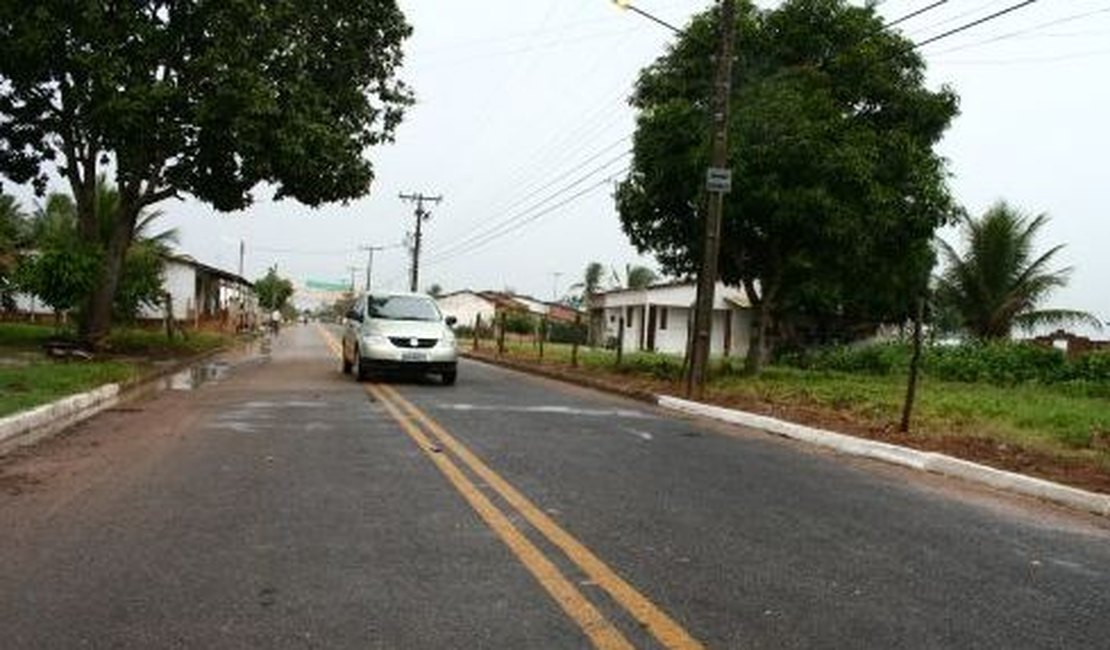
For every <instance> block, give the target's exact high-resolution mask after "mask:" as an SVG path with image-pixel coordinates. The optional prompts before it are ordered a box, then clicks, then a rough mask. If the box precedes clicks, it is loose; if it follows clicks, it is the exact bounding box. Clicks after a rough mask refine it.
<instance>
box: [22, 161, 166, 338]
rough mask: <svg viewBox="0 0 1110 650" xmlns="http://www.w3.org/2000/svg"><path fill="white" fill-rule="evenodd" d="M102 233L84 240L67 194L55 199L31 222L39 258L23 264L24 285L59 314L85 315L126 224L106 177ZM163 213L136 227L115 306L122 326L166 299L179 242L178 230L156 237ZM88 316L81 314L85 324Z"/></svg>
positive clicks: (100, 195)
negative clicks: (167, 266)
mask: <svg viewBox="0 0 1110 650" xmlns="http://www.w3.org/2000/svg"><path fill="white" fill-rule="evenodd" d="M94 208H95V215H96V219H97V228H96V229H95V230H94V232H93V238H92V239H86V238H85V237H83V236H82V233H81V232H80V228H79V226H78V217H77V207H76V204H75V203H74V201H73V200H72V199H71V198H70V197H68V196H66V195H64V194H56V193H55V194H51V195H50V196H48V197H47V200H46V203H45V205H43V206H42V207H41V208H40V209H39V210H37V211H36V214H35V216H34V218H33V220H32V224H31V233H32V234H31V240H32V243H33V246H34V249H35V251H34V253H33V254H32V255H30V256H28V257H27V258H26V259H25V260H24V262H23V263H22V264H21V269H20V273H19V284H20V286H21V288H22V289H23V290H25V291H27V292H28V293H32V294H35V295H36V296H38V297H39V298H40V299H41V300H42V301H43V302H45V303H46V304H47V305H50V307H51V308H53V309H54V310H55V311H56V312H61V311H70V310H78V311H80V310H81V309H82V308H83V307H84V306H85V305H87V302H88V296H89V295H90V294H91V293H92V292H93V291H95V288H96V283H97V281H98V279H99V277H100V269H102V268H103V265H104V255H105V251H106V249H107V246H108V240H109V238H110V237H111V233H112V232H113V230H114V228H115V225H116V222H117V221H118V220H119V219H121V218H122V215H121V209H120V196H119V191H118V190H117V189H116V188H114V187H112V186H111V184H110V183H108V181H107V179H106V177H104V176H103V175H101V176H100V177H99V178H98V179H97V185H96V197H95V202H94ZM159 217H161V213H160V212H157V211H154V212H150V213H141V214H140V215H139V216H138V220H137V223H136V226H135V229H134V230H135V235H134V237H135V241H134V243H133V244H132V245H131V246H130V247H129V249H128V252H127V255H126V257H125V258H124V262H123V265H122V272H121V277H120V283H119V289H118V290H117V291H116V294H115V296H114V297H113V301H112V312H113V315H114V317H115V318H116V319H117V320H122V321H130V320H133V319H134V318H135V317H136V316H137V315H138V312H139V310H140V309H141V308H142V307H144V306H154V305H157V304H159V303H160V302H161V300H162V297H163V287H162V281H163V263H164V260H165V257H166V255H168V254H169V252H170V244H171V243H173V242H175V241H176V237H177V232H176V231H175V230H172V229H171V230H165V231H162V232H158V233H154V232H152V231H151V230H152V227H153V225H154V223H155V221H156V220H157V219H158V218H159ZM84 318H85V314H84V313H79V314H78V320H79V321H83V320H84Z"/></svg>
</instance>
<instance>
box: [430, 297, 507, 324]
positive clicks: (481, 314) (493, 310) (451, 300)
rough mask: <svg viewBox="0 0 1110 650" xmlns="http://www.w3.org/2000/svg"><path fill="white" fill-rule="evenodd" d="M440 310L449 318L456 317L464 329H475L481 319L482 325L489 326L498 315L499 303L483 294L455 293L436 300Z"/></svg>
mask: <svg viewBox="0 0 1110 650" xmlns="http://www.w3.org/2000/svg"><path fill="white" fill-rule="evenodd" d="M436 304H438V305H439V310H440V311H442V312H443V313H444V314H445V315H447V316H454V317H455V319H456V320H457V321H458V324H459V325H460V326H462V327H474V323H475V322H477V320H478V319H479V318H481V319H482V323H483V324H485V325H489V324H490V323H492V322H493V319H494V318H495V317H496V314H497V303H496V302H494V301H493V300H492V299H490V298H489V297H486V296H484V295H482V292H477V291H471V290H469V289H467V290H464V291H455V292H454V293H448V294H446V295H442V296H440V297H438V298H436Z"/></svg>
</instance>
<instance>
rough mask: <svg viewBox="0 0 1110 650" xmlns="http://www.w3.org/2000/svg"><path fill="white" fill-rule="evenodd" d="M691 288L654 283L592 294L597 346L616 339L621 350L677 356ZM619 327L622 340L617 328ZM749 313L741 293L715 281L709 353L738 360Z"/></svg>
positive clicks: (687, 325)
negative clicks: (646, 286) (620, 345)
mask: <svg viewBox="0 0 1110 650" xmlns="http://www.w3.org/2000/svg"><path fill="white" fill-rule="evenodd" d="M696 296H697V285H695V284H694V283H692V282H674V283H667V284H657V285H653V286H650V287H648V288H646V289H617V290H615V291H607V292H604V293H599V294H597V295H595V296H593V298H592V300H591V306H590V316H591V319H590V320H591V324H592V327H594V328H595V331H597V332H600V333H602V334H601V336H599V337H597V338H599V339H600V340H601V341H602V342H609V341H615V340H622V341H623V347H624V350H625V351H626V352H634V351H638V350H647V351H654V352H663V353H666V354H677V355H683V354H685V351H686V342H687V338H688V336H689V332H690V330H691V329H692V326H693V323H692V321H693V311H694V309H693V308H694V299H695V298H696ZM622 325H623V339H622V338H621V331H622V329H621V327H622ZM751 329H752V310H751V307H750V304H749V303H748V298H747V296H746V295H745V294H744V292H743V290H741V289H739V288H736V287H728V286H725V285H724V284H722V283H720V282H718V283H717V287H716V290H715V291H714V294H713V320H712V324H711V329H710V337H711V339H710V354H711V355H714V356H726V357H728V356H743V355H745V354H747V352H748V342H749V341H750V340H751Z"/></svg>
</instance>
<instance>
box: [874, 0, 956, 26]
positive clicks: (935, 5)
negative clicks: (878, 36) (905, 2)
mask: <svg viewBox="0 0 1110 650" xmlns="http://www.w3.org/2000/svg"><path fill="white" fill-rule="evenodd" d="M946 4H948V0H937V1H936V2H934V3H933V4H931V5H927V6H925V7H922V8H920V9H918V10H916V11H911V12H910V13H908V14H906V15H904V16H902V17H900V18H895V19H894V20H892V21H890V22H888V23H886V27H894V26H895V25H897V24H899V23H904V22H906V21H907V20H910V19H911V18H916V17H918V16H920V15H921V14H924V13H928V12H930V11H932V10H933V9H937V8H939V7H943V6H944V5H946Z"/></svg>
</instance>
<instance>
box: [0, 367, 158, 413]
mask: <svg viewBox="0 0 1110 650" xmlns="http://www.w3.org/2000/svg"><path fill="white" fill-rule="evenodd" d="M136 372H137V370H136V368H135V366H134V365H132V364H129V363H123V362H120V361H93V362H84V361H72V362H64V361H49V360H41V361H33V362H31V363H30V364H28V365H22V366H0V417H3V416H6V415H10V414H12V413H15V412H17V411H22V410H24V409H29V408H32V407H35V406H39V405H40V404H46V403H48V402H52V401H54V400H57V399H60V398H62V397H65V396H67V395H73V394H75V393H81V392H84V391H87V390H91V389H93V388H96V387H97V386H101V385H103V384H110V383H113V382H119V381H125V380H127V379H130V378H132V377H134V376H135V373H136Z"/></svg>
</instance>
